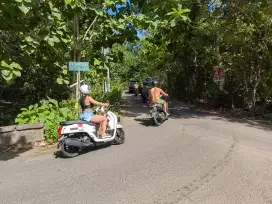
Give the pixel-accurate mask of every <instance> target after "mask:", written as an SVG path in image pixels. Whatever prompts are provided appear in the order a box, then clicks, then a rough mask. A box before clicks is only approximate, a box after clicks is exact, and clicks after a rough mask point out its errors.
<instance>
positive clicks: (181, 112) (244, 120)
mask: <svg viewBox="0 0 272 204" xmlns="http://www.w3.org/2000/svg"><path fill="white" fill-rule="evenodd" d="M169 109H170V112H171V116H170V118H173V119H175V118H177V119H178V118H183V119H190V118H199V119H205V118H207V117H210V118H211V119H212V120H217V121H218V120H221V121H225V122H232V123H240V124H243V125H246V126H248V127H255V128H258V129H262V130H265V131H272V123H271V122H270V121H266V120H263V119H256V118H249V117H246V116H244V115H235V114H232V113H231V112H224V113H221V112H220V111H219V110H205V109H201V108H196V107H193V106H191V107H189V106H186V105H180V106H172V107H171V108H169Z"/></svg>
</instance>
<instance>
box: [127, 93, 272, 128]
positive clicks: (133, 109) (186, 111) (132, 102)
mask: <svg viewBox="0 0 272 204" xmlns="http://www.w3.org/2000/svg"><path fill="white" fill-rule="evenodd" d="M122 109H123V110H122V116H124V117H135V119H134V120H135V121H138V122H140V124H141V125H143V126H146V127H149V126H152V124H151V123H152V120H150V118H149V117H144V118H142V117H141V118H139V116H140V115H142V114H143V113H144V114H148V105H147V104H143V103H142V101H141V96H138V97H135V96H134V95H125V96H124V106H123V107H122ZM169 112H170V116H169V118H171V119H192V118H195V119H205V118H207V117H209V118H211V119H212V120H221V121H225V122H232V123H240V124H243V125H246V126H248V127H255V128H259V129H262V130H265V131H271V130H272V123H271V122H268V121H266V120H256V119H254V118H248V117H245V116H244V115H243V114H241V115H236V116H235V115H233V114H231V113H230V112H227V113H224V114H223V113H221V112H220V111H219V110H211V109H210V110H209V109H204V108H197V107H195V106H192V105H191V106H190V105H186V104H184V103H181V102H177V103H174V102H173V103H171V102H170V103H169ZM150 124H151V125H150Z"/></svg>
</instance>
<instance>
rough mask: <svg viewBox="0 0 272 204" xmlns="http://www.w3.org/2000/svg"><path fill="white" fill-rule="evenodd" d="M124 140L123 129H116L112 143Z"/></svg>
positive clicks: (121, 142) (119, 142) (120, 142)
mask: <svg viewBox="0 0 272 204" xmlns="http://www.w3.org/2000/svg"><path fill="white" fill-rule="evenodd" d="M124 142H125V131H124V129H123V128H118V129H117V130H116V136H115V138H114V140H113V142H112V144H115V145H120V144H123V143H124Z"/></svg>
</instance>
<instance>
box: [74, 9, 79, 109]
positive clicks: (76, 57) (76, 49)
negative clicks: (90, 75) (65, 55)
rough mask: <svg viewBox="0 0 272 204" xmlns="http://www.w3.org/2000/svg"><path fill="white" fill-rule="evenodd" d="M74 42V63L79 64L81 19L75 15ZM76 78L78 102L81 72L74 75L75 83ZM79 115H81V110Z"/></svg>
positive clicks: (77, 98)
mask: <svg viewBox="0 0 272 204" xmlns="http://www.w3.org/2000/svg"><path fill="white" fill-rule="evenodd" d="M73 24H74V26H73V31H74V32H73V40H74V61H75V62H79V61H80V47H79V18H78V14H77V13H75V14H74V21H73ZM75 78H76V90H75V98H76V101H77V102H78V101H79V99H80V91H79V88H80V71H77V72H76V73H74V74H73V80H74V81H75ZM78 113H80V108H79V111H78Z"/></svg>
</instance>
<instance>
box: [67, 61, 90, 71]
mask: <svg viewBox="0 0 272 204" xmlns="http://www.w3.org/2000/svg"><path fill="white" fill-rule="evenodd" d="M88 70H89V62H69V71H72V72H77V71H81V72H82V71H83V72H84V71H85V72H86V71H88Z"/></svg>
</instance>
